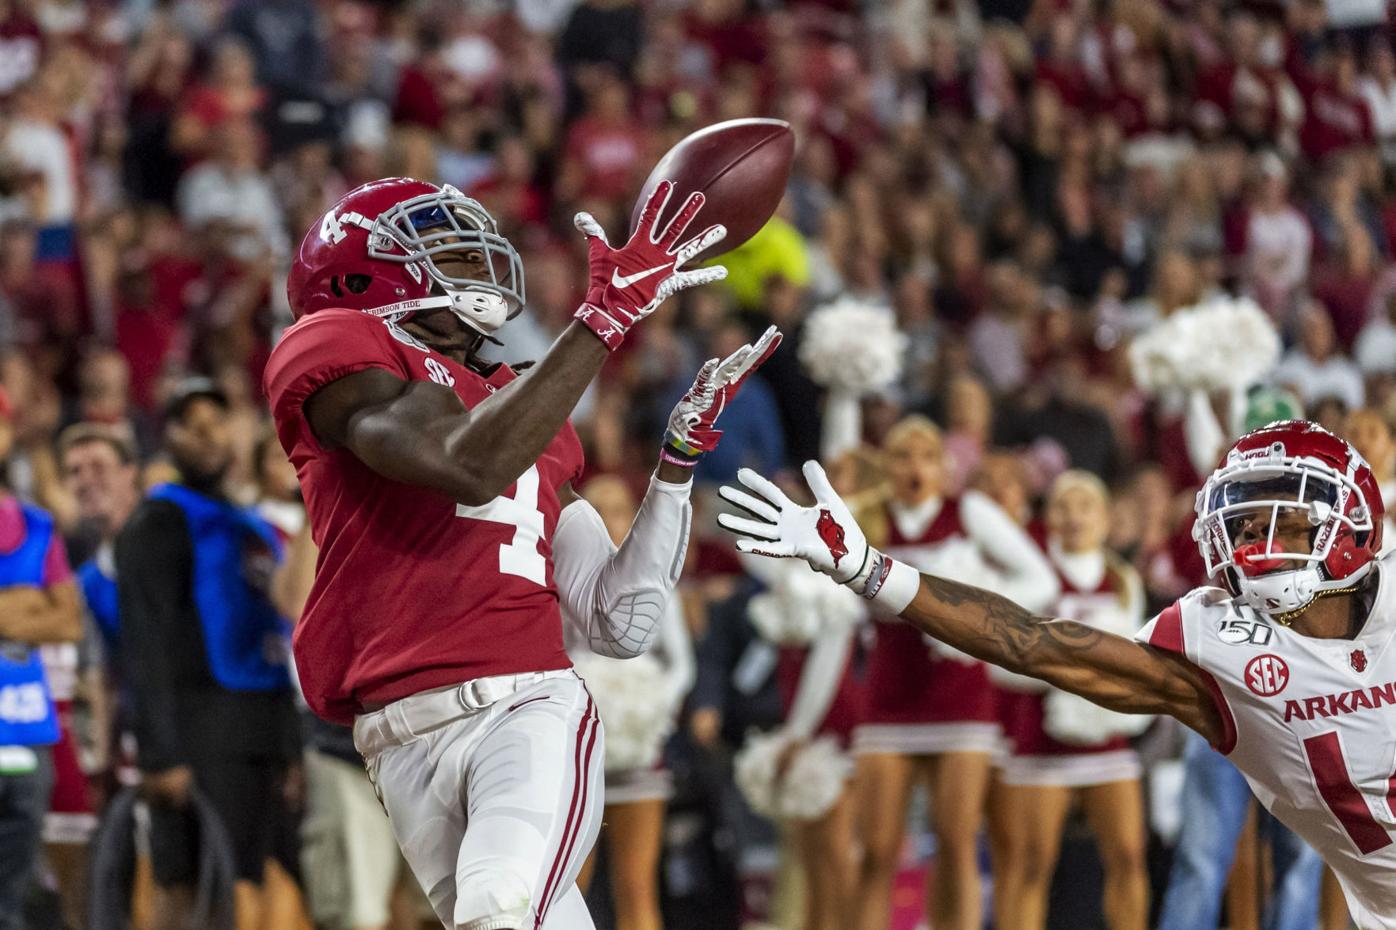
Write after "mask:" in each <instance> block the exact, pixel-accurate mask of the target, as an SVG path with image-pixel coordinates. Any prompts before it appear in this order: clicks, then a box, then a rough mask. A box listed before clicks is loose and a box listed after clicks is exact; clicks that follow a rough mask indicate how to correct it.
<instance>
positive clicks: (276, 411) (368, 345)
mask: <svg viewBox="0 0 1396 930" xmlns="http://www.w3.org/2000/svg"><path fill="white" fill-rule="evenodd" d="M368 368H381V369H383V370H385V371H389V372H392V373H393V374H395V375H397V376H398V377H400V378H402V379H404V380H410V379H411V375H410V373H409V372H408V369H407V365H406V363H405V361H404V359H403V355H402V352H401V350H400V345H399V343H398V342H397V341H396V340H395V339H394V338H393V334H392V331H391V330H390V329H389V327H388V324H386V323H385V322H383V321H382V320H380V319H379V318H377V317H374V316H370V315H369V314H367V313H364V312H362V311H359V310H322V311H320V312H319V313H316V314H313V315H312V316H308V317H306V318H305V319H303V320H301V321H300V322H299V323H297V324H296V325H295V326H292V327H291V328H290V329H288V330H286V332H285V333H284V334H283V335H282V337H281V341H280V342H278V343H277V344H276V348H274V349H273V350H272V353H271V357H270V358H269V359H268V360H267V368H266V373H265V374H264V375H263V386H264V387H265V389H266V393H267V400H268V402H269V403H270V405H271V411H272V415H273V416H274V417H275V418H276V422H277V428H278V431H279V432H282V434H283V437H284V436H285V431H286V427H287V426H288V425H291V426H294V428H295V429H294V432H295V433H296V434H298V435H299V436H300V437H302V438H303V439H305V440H307V441H309V442H310V443H311V444H315V438H314V435H313V433H312V432H311V430H310V424H309V423H308V422H307V421H306V419H305V415H304V413H303V412H302V408H303V406H304V404H305V401H306V399H307V398H308V397H310V396H311V395H312V394H314V393H315V392H316V391H318V390H319V389H320V388H322V387H324V386H325V385H327V384H329V383H331V382H333V381H337V380H339V379H340V378H343V377H344V376H346V375H351V374H353V373H354V372H357V371H363V370H365V369H368Z"/></svg>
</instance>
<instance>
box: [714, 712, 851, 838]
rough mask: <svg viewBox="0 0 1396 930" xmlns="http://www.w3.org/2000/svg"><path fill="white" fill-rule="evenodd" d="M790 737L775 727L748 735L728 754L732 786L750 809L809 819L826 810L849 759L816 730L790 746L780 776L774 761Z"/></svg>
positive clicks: (840, 786) (777, 816)
mask: <svg viewBox="0 0 1396 930" xmlns="http://www.w3.org/2000/svg"><path fill="white" fill-rule="evenodd" d="M791 740H792V737H791V736H790V735H789V734H787V733H784V732H781V731H779V730H777V731H776V732H773V733H763V734H756V735H752V736H750V737H748V738H747V741H746V745H745V746H743V747H742V750H741V751H740V752H738V753H737V756H736V758H735V759H734V760H733V765H734V769H735V771H734V775H735V778H736V782H737V787H738V788H739V789H740V790H741V792H742V796H743V797H745V798H746V800H747V803H748V804H750V805H751V809H752V810H754V811H756V812H757V813H758V814H761V815H763V816H765V817H771V818H773V819H776V820H815V819H817V818H819V817H822V816H824V814H826V813H828V811H829V808H831V807H833V806H834V802H835V801H837V800H838V799H839V795H840V794H842V793H843V786H844V782H845V781H847V779H848V776H849V775H850V774H851V773H852V772H853V760H852V759H851V758H850V757H849V756H848V754H847V753H844V752H842V751H841V750H840V749H839V747H838V744H837V743H836V742H835V741H834V740H833V738H832V737H828V736H821V737H819V738H818V739H815V740H811V741H810V742H808V743H805V744H804V745H802V746H801V747H800V748H799V749H797V750H795V754H794V756H793V757H792V758H791V760H790V765H789V768H787V769H786V772H785V777H784V778H783V779H781V780H780V782H779V783H777V781H776V764H777V762H779V760H780V757H781V755H782V754H783V753H784V752H785V750H786V747H788V746H789V745H790V743H791Z"/></svg>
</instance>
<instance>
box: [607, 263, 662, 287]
mask: <svg viewBox="0 0 1396 930" xmlns="http://www.w3.org/2000/svg"><path fill="white" fill-rule="evenodd" d="M671 264H673V263H672V262H665V263H664V264H662V265H655V266H654V267H653V268H646V269H645V270H644V271H637V272H636V273H635V274H632V275H622V274H621V273H620V269H619V268H617V269H615V270H614V271H612V272H611V285H612V286H613V287H629V286H630V285H632V284H634V283H635V282H636V281H643V280H644V279H645V278H648V277H649V276H650V275H652V274H658V273H659V272H661V271H664V270H665V269H667V268H668V267H669V266H670V265H671Z"/></svg>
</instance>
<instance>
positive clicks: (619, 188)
mask: <svg viewBox="0 0 1396 930" xmlns="http://www.w3.org/2000/svg"><path fill="white" fill-rule="evenodd" d="M585 93H586V108H585V109H584V110H583V112H582V115H581V117H580V118H579V119H577V120H576V121H575V122H574V123H572V128H571V129H570V130H569V131H568V133H567V140H566V142H565V143H564V145H563V151H564V152H565V156H564V161H563V163H562V174H561V175H560V176H559V177H558V181H557V187H558V190H557V193H558V196H559V197H560V198H561V199H562V200H563V201H564V202H567V203H570V202H573V201H575V200H577V199H578V198H579V197H585V198H586V199H588V200H590V199H592V198H595V199H598V200H618V199H620V198H621V197H622V195H624V194H625V193H626V192H628V191H631V190H634V188H635V182H636V180H637V176H638V177H643V172H644V166H642V165H641V164H640V157H641V155H642V154H643V153H644V134H643V132H642V131H641V128H640V126H639V125H638V124H637V123H635V122H634V120H633V119H632V117H631V115H630V90H629V86H628V85H627V84H626V82H625V81H624V80H622V79H621V77H620V76H619V75H617V74H613V73H610V72H608V71H604V70H602V71H597V72H596V73H595V74H594V76H593V78H592V81H591V84H590V86H589V87H588V88H587V90H586V92H585Z"/></svg>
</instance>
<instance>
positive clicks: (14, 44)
mask: <svg viewBox="0 0 1396 930" xmlns="http://www.w3.org/2000/svg"><path fill="white" fill-rule="evenodd" d="M43 48H44V37H43V33H42V32H40V31H39V24H38V23H36V22H34V19H33V17H31V16H30V14H29V10H28V5H27V4H24V3H21V2H18V0H0V62H3V64H0V99H3V98H6V97H8V96H9V95H10V94H11V93H13V92H14V90H15V88H17V87H19V86H20V85H21V84H23V83H24V82H25V81H28V80H29V79H30V78H31V77H33V76H34V72H35V71H37V70H38V69H39V61H40V56H41V54H42V52H43Z"/></svg>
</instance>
